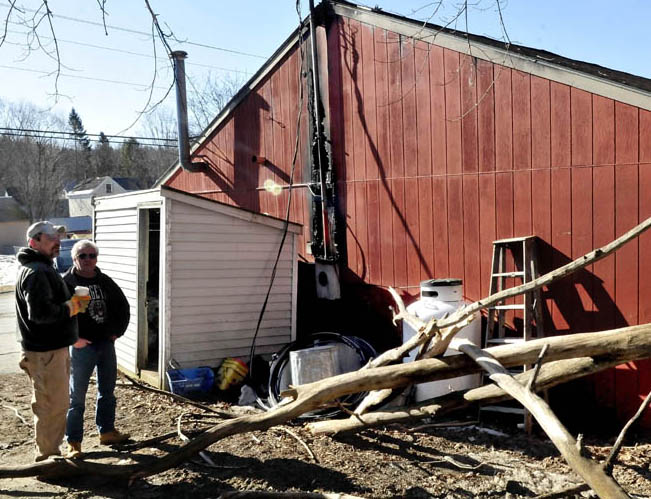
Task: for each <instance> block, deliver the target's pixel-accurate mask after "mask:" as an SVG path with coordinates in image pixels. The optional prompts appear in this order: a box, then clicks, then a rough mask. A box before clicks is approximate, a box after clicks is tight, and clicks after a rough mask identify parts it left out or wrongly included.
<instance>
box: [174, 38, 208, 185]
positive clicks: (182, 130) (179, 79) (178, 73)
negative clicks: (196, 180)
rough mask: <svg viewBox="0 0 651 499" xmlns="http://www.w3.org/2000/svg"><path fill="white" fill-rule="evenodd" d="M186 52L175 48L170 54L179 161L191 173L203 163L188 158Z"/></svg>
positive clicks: (201, 167)
mask: <svg viewBox="0 0 651 499" xmlns="http://www.w3.org/2000/svg"><path fill="white" fill-rule="evenodd" d="M187 56H188V53H187V52H184V51H183V50H175V51H174V52H172V53H171V54H170V57H171V58H172V60H173V61H174V81H175V82H176V120H177V125H178V141H179V163H180V165H181V167H182V168H183V169H184V170H185V171H187V172H191V173H197V172H200V171H202V170H203V169H204V167H205V166H206V164H205V163H203V162H199V163H193V162H192V160H191V159H190V138H189V137H188V101H187V97H186V93H185V58H186V57H187Z"/></svg>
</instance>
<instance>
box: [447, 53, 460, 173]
mask: <svg viewBox="0 0 651 499" xmlns="http://www.w3.org/2000/svg"><path fill="white" fill-rule="evenodd" d="M443 59H444V65H445V117H446V122H445V129H446V135H445V139H446V158H447V173H448V175H449V174H458V173H461V171H462V165H461V83H460V81H459V80H460V77H459V72H460V67H459V53H458V52H454V51H452V50H448V49H444V50H443Z"/></svg>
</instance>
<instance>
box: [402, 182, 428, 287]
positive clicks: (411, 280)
mask: <svg viewBox="0 0 651 499" xmlns="http://www.w3.org/2000/svg"><path fill="white" fill-rule="evenodd" d="M418 195H419V193H418V179H417V178H415V177H408V178H406V179H405V221H406V236H407V282H408V285H410V286H417V285H418V284H419V283H420V276H421V268H422V262H423V261H424V259H423V254H422V252H421V248H420V244H419V241H420V230H419V214H418V210H419V199H418Z"/></svg>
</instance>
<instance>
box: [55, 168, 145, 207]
mask: <svg viewBox="0 0 651 499" xmlns="http://www.w3.org/2000/svg"><path fill="white" fill-rule="evenodd" d="M144 187H145V186H143V185H141V183H140V181H139V180H138V179H135V178H129V177H95V178H89V179H86V180H82V181H81V182H79V183H78V184H77V185H75V186H74V187H72V188H71V189H70V190H67V191H66V192H65V196H66V199H67V200H68V208H69V215H70V216H71V217H78V216H92V215H93V198H95V197H96V196H109V195H112V194H122V193H124V192H128V191H137V190H139V189H142V188H144Z"/></svg>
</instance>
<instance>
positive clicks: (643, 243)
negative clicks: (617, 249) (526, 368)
mask: <svg viewBox="0 0 651 499" xmlns="http://www.w3.org/2000/svg"><path fill="white" fill-rule="evenodd" d="M639 119H640V158H639V159H640V169H639V171H640V178H639V200H640V220H646V219H647V218H649V217H651V112H649V111H642V110H641V111H640V117H639ZM649 268H651V234H650V233H649V232H646V233H645V234H642V235H641V236H640V240H639V269H640V272H641V271H642V269H649ZM649 296H651V279H648V278H646V275H645V278H643V279H640V280H639V283H638V321H639V323H640V324H646V323H649V322H651V300H649V299H648V298H649ZM637 364H638V367H639V373H640V377H639V389H638V397H637V398H638V400H637V403H638V404H641V403H642V400H643V399H644V397H645V396H646V395H647V394H648V393H649V391H651V360H650V359H647V360H643V361H640V362H638V363H637ZM643 418H644V422H643V424H644V426H646V427H647V428H648V427H650V426H651V413H649V411H648V410H647V411H646V412H645V413H644V415H643Z"/></svg>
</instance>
